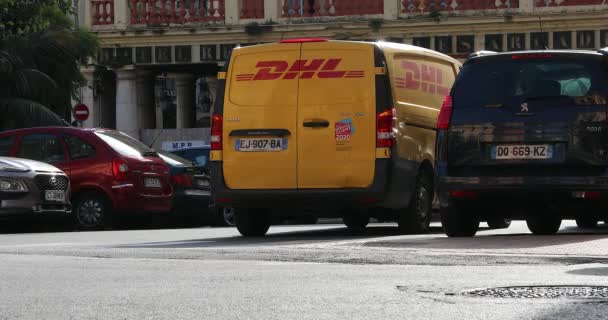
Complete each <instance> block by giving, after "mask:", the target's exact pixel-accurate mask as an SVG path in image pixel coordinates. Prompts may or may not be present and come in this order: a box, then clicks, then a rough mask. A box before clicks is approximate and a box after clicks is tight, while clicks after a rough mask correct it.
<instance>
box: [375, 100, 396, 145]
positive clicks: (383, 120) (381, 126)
mask: <svg viewBox="0 0 608 320" xmlns="http://www.w3.org/2000/svg"><path fill="white" fill-rule="evenodd" d="M395 115H396V111H395V109H394V108H393V109H388V110H385V111H383V112H379V113H378V114H377V115H376V148H390V147H392V146H393V139H394V137H395V134H394V132H393V129H394V128H395Z"/></svg>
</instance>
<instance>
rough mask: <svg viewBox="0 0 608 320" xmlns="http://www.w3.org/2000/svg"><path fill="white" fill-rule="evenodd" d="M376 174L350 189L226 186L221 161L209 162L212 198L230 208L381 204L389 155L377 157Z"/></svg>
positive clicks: (338, 206)
mask: <svg viewBox="0 0 608 320" xmlns="http://www.w3.org/2000/svg"><path fill="white" fill-rule="evenodd" d="M375 166H376V168H375V175H374V181H373V183H372V185H371V186H370V187H368V188H360V189H359V188H356V189H355V188H349V189H279V190H277V189H273V190H268V189H261V190H242V189H238V190H236V189H229V188H227V187H226V183H225V182H224V173H223V168H222V162H220V161H214V162H212V163H211V176H212V188H213V199H214V201H215V203H217V204H218V205H222V206H226V207H233V208H294V207H301V208H344V207H349V206H350V207H352V206H367V207H376V206H381V204H382V203H383V202H384V200H385V198H386V195H387V188H388V186H389V181H388V177H389V175H390V169H391V168H390V159H376V164H375Z"/></svg>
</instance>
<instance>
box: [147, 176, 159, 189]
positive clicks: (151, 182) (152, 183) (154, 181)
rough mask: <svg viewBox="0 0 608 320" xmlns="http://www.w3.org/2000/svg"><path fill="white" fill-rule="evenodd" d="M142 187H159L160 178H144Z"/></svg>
mask: <svg viewBox="0 0 608 320" xmlns="http://www.w3.org/2000/svg"><path fill="white" fill-rule="evenodd" d="M144 187H146V188H160V179H158V178H144Z"/></svg>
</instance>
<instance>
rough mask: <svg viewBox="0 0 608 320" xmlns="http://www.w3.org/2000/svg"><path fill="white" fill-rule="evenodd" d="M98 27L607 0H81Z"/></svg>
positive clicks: (568, 6)
mask: <svg viewBox="0 0 608 320" xmlns="http://www.w3.org/2000/svg"><path fill="white" fill-rule="evenodd" d="M80 1H84V2H85V7H86V6H88V9H85V10H89V12H90V16H88V17H87V18H86V19H88V22H85V24H86V25H91V26H93V28H94V29H95V28H97V29H104V28H105V29H125V28H128V27H129V26H149V25H152V26H155V25H166V26H175V27H179V25H189V24H199V25H208V24H220V25H221V24H224V25H247V24H250V23H252V22H257V23H261V24H263V23H279V24H289V23H299V22H322V21H343V20H351V21H354V20H357V19H378V18H380V19H384V20H397V19H399V18H412V17H420V18H429V17H433V15H445V16H459V15H493V14H494V15H496V14H500V15H503V14H504V11H509V12H511V13H519V14H538V13H539V12H563V11H564V10H573V11H581V10H582V11H589V10H591V11H593V10H606V9H607V8H608V4H606V1H605V0H80Z"/></svg>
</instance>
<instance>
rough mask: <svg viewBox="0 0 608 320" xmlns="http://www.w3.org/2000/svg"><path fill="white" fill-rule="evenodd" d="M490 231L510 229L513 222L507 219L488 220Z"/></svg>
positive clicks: (495, 218)
mask: <svg viewBox="0 0 608 320" xmlns="http://www.w3.org/2000/svg"><path fill="white" fill-rule="evenodd" d="M486 223H487V224H488V227H489V228H490V229H508V228H509V227H510V226H511V220H510V219H505V218H497V217H493V218H488V220H487V221H486Z"/></svg>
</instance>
